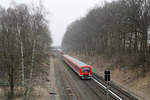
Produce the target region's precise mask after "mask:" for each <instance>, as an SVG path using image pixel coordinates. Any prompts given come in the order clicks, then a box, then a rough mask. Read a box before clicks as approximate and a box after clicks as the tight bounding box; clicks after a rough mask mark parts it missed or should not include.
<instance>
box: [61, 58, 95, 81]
mask: <svg viewBox="0 0 150 100" xmlns="http://www.w3.org/2000/svg"><path fill="white" fill-rule="evenodd" d="M63 59H64V61H65V62H66V63H67V64H68V65H69V66H70V67H71V68H72V69H73V70H74V71H75V72H76V73H77V74H78V75H79V76H80V78H81V79H91V76H92V69H91V66H90V65H87V64H85V63H83V62H81V61H79V60H77V59H75V58H73V57H71V56H69V55H63Z"/></svg>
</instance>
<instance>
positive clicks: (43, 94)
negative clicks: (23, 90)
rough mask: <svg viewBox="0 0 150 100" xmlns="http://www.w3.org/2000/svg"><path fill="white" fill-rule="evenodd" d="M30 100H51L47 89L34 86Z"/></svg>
mask: <svg viewBox="0 0 150 100" xmlns="http://www.w3.org/2000/svg"><path fill="white" fill-rule="evenodd" d="M29 100H49V94H48V90H47V88H44V87H41V86H34V87H33V89H32V92H31V94H30V99H29Z"/></svg>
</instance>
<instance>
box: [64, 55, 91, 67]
mask: <svg viewBox="0 0 150 100" xmlns="http://www.w3.org/2000/svg"><path fill="white" fill-rule="evenodd" d="M64 56H65V57H66V58H68V59H70V60H72V61H73V62H75V63H76V64H78V65H80V66H89V65H87V64H85V63H83V62H81V61H79V60H77V59H75V58H73V57H71V56H69V55H64Z"/></svg>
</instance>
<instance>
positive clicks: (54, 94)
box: [49, 58, 60, 100]
mask: <svg viewBox="0 0 150 100" xmlns="http://www.w3.org/2000/svg"><path fill="white" fill-rule="evenodd" d="M54 60H55V59H54V58H51V59H50V62H51V65H50V74H49V78H50V90H49V94H50V100H60V99H59V92H58V90H57V86H56V78H55V69H54Z"/></svg>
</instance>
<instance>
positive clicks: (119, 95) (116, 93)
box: [92, 73, 138, 100]
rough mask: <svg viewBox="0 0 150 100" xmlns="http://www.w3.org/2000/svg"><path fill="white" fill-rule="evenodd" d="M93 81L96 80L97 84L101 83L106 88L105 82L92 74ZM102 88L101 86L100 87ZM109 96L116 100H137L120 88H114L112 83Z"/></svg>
mask: <svg viewBox="0 0 150 100" xmlns="http://www.w3.org/2000/svg"><path fill="white" fill-rule="evenodd" d="M92 79H93V80H94V81H95V80H96V81H97V82H99V83H101V84H102V85H103V86H105V87H106V82H105V80H104V79H103V78H102V77H100V76H98V75H96V74H95V73H93V78H92ZM101 87H102V86H101ZM109 90H110V91H112V92H110V94H111V95H112V96H113V97H115V98H116V99H117V100H138V99H137V98H135V97H134V96H132V95H131V94H129V93H127V92H126V91H124V90H122V89H121V88H120V87H118V86H116V85H115V84H114V83H112V82H110V89H109Z"/></svg>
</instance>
